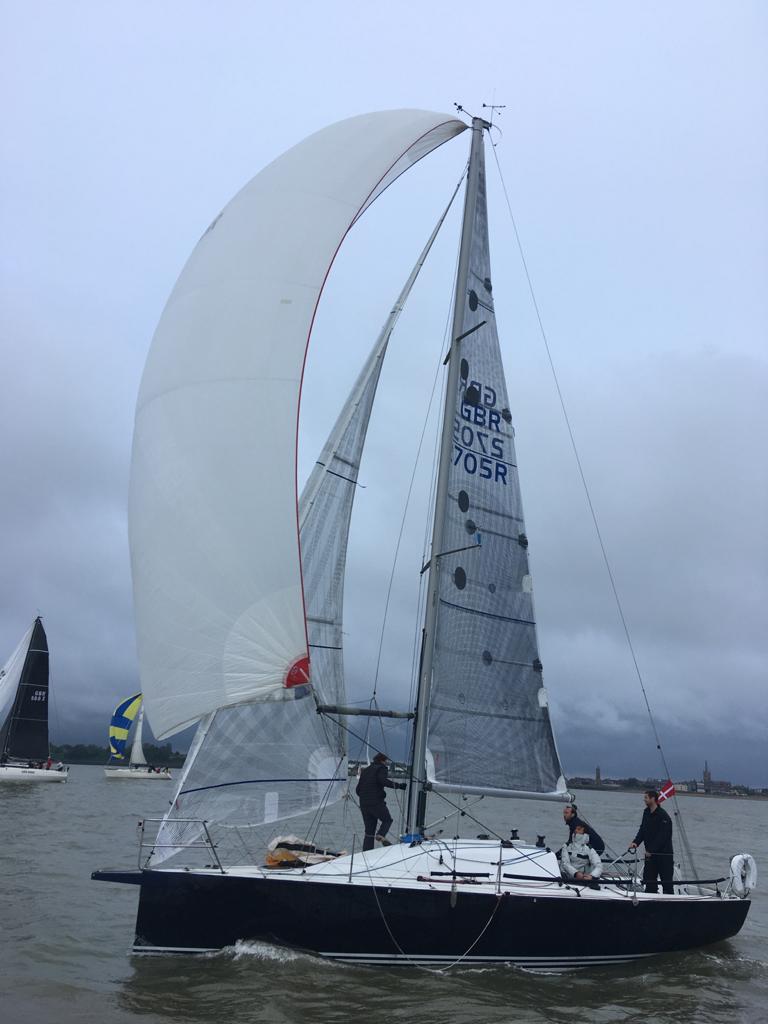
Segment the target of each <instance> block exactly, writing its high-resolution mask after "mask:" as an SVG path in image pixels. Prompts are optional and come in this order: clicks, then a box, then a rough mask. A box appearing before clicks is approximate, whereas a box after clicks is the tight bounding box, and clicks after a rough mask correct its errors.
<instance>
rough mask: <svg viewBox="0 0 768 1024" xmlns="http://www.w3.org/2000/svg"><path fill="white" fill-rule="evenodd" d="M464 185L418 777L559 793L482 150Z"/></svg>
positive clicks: (485, 789)
mask: <svg viewBox="0 0 768 1024" xmlns="http://www.w3.org/2000/svg"><path fill="white" fill-rule="evenodd" d="M472 178H474V180H472ZM467 189H468V190H471V189H476V200H475V211H474V218H473V220H472V222H471V232H472V237H471V247H470V257H469V274H468V280H467V285H466V290H465V294H464V295H463V297H462V298H463V302H464V311H463V318H461V320H460V324H461V327H460V330H459V331H458V332H457V336H461V335H462V334H464V332H470V331H471V332H472V333H470V334H467V336H466V337H465V338H463V340H462V341H461V342H460V348H459V353H460V357H461V363H460V369H459V374H458V386H457V391H456V395H455V406H454V409H455V412H454V414H453V417H452V418H453V451H452V458H451V468H450V471H449V476H448V498H447V505H446V509H445V522H444V526H443V534H442V551H441V552H438V553H437V554H438V555H440V556H442V557H439V558H438V559H435V558H434V554H435V553H433V563H435V562H436V563H437V570H436V571H437V572H438V573H439V582H438V590H437V594H438V602H439V603H438V610H437V623H436V633H435V649H434V658H433V672H432V688H431V700H430V708H429V726H428V736H427V742H428V748H429V756H428V758H427V775H428V779H429V780H430V782H432V783H433V788H435V789H438V790H439V789H440V788H443V789H453V790H457V791H462V792H473V791H475V792H481V793H492V792H493V791H496V792H497V793H498V794H499V795H504V794H507V795H509V794H510V793H511V792H514V791H519V792H521V793H525V794H554V793H556V792H557V793H563V794H564V791H565V788H566V787H565V781H564V779H563V777H562V770H561V767H560V762H559V759H558V755H557V751H556V749H555V743H554V738H553V734H552V728H551V725H550V719H549V711H548V708H547V701H546V692H545V690H544V688H543V682H542V665H541V661H540V660H539V652H538V645H537V639H536V625H535V619H534V608H533V593H532V586H531V576H530V574H529V568H528V552H527V548H528V540H527V538H526V534H525V525H524V522H523V508H522V503H521V499H520V488H519V483H518V475H517V462H516V457H515V445H514V429H513V427H512V416H511V413H510V408H509V400H508V397H507V387H506V382H505V379H504V370H503V367H502V362H501V352H500V348H499V339H498V335H497V331H496V318H495V314H494V307H493V285H492V278H491V267H490V255H489V247H488V217H487V207H486V194H485V168H484V157H483V150H482V146H480V147H479V153H478V159H477V161H476V162H475V164H474V166H473V167H472V168H471V170H470V180H469V181H468V184H467ZM480 324H482V326H479V327H478V325H480ZM475 328H477V329H475ZM451 552H453V553H451Z"/></svg>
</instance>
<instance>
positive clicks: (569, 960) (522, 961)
mask: <svg viewBox="0 0 768 1024" xmlns="http://www.w3.org/2000/svg"><path fill="white" fill-rule="evenodd" d="M132 952H133V953H218V952H220V948H219V947H217V946H133V948H132ZM318 955H319V956H322V957H326V958H327V959H329V960H345V961H347V962H349V963H368V964H403V965H407V964H409V963H416V964H453V963H455V962H456V955H455V954H454V955H448V954H438V953H415V954H413V955H410V954H407V953H334V952H329V951H327V950H320V951H319V953H318ZM655 955H656V954H655V953H623V954H606V955H604V956H570V957H569V956H515V955H514V954H512V955H509V956H465V957H462V958H461V963H473V964H503V963H509V964H518V965H521V966H524V967H573V966H575V965H581V966H584V967H587V966H589V965H590V964H618V963H625V962H626V961H628V960H640V959H643V958H645V957H649V956H655Z"/></svg>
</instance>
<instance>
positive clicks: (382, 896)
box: [100, 871, 750, 965]
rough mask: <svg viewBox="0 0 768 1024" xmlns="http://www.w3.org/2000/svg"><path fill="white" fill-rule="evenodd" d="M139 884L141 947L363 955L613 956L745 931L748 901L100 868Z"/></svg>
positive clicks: (385, 958)
mask: <svg viewBox="0 0 768 1024" xmlns="http://www.w3.org/2000/svg"><path fill="white" fill-rule="evenodd" d="M100 877H101V878H105V879H108V880H112V881H135V882H138V881H140V883H141V895H140V899H139V913H138V919H137V922H136V940H135V947H134V948H135V950H136V951H137V952H141V951H142V950H145V951H147V952H149V951H153V950H154V951H159V950H168V951H172V950H173V951H179V952H182V951H184V952H195V951H202V950H210V949H220V948H222V947H224V946H231V945H234V944H235V943H236V942H237V941H239V940H262V941H266V942H272V943H277V944H279V945H283V946H289V947H293V948H296V949H303V950H308V951H311V952H314V953H320V954H323V955H327V956H333V957H338V958H343V959H350V960H357V961H361V962H366V961H367V962H397V961H399V962H405V963H407V962H408V961H409V960H417V961H421V962H449V961H453V960H456V959H458V958H460V957H463V956H464V954H465V953H467V950H468V947H470V945H472V944H473V943H474V945H472V948H471V950H470V952H469V956H468V957H467V961H468V962H474V963H477V962H478V961H486V962H493V961H497V960H508V961H512V962H518V963H527V962H530V963H532V964H534V965H535V964H536V963H539V962H540V963H541V964H546V963H550V962H551V963H552V964H557V963H562V964H569V963H572V964H577V963H579V962H581V963H589V962H590V961H592V962H601V961H602V962H614V961H619V960H626V959H631V958H634V957H639V956H648V955H651V954H655V953H667V952H675V951H679V950H685V949H692V948H696V947H698V946H704V945H708V944H710V943H714V942H719V941H721V940H723V939H727V938H729V937H730V936H732V935H735V934H736V933H737V932H738V931H739V929H740V928H741V926H742V924H743V923H744V920H745V918H746V916H747V912H748V910H749V905H750V904H749V900H691V901H689V902H688V901H686V902H683V901H675V902H669V901H664V900H661V899H659V900H641V901H639V902H638V904H637V905H633V904H632V901H631V900H630V899H626V900H624V899H622V900H618V899H617V900H594V899H592V900H590V899H563V898H559V899H558V898H552V897H550V898H543V897H541V896H539V897H536V896H520V895H516V894H515V895H513V894H502V895H501V896H500V897H498V896H496V895H492V894H487V893H477V892H471V891H467V890H466V889H462V890H460V891H459V892H458V893H457V894H456V896H455V898H454V899H452V896H451V892H450V890H448V889H446V890H441V891H434V890H418V891H415V890H412V889H410V890H409V889H397V888H391V889H390V888H387V887H386V886H379V887H376V889H375V891H374V888H373V887H369V886H360V885H346V884H344V883H338V884H335V883H334V884H328V883H320V882H309V881H302V882H285V883H282V882H280V881H277V880H270V879H260V878H242V877H236V876H232V875H221V876H212V875H199V874H192V873H189V874H186V873H185V874H181V873H171V872H164V871H144V872H142V873H141V874H140V875H139V873H138V872H137V873H136V874H135V875H133V876H128V875H122V876H119V875H117V873H115V874H113V875H108V874H107V873H100Z"/></svg>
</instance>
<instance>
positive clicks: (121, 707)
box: [109, 693, 143, 761]
mask: <svg viewBox="0 0 768 1024" xmlns="http://www.w3.org/2000/svg"><path fill="white" fill-rule="evenodd" d="M141 701H142V695H141V694H140V693H135V694H134V695H133V696H132V697H128V698H127V699H126V700H121V701H120V703H119V704H118V705H117V707H116V708H115V710H114V711H113V712H112V718H111V720H110V723H109V757H110V760H112V761H123V760H125V747H126V744H127V742H128V733H129V732H130V730H131V726H132V725H133V722H134V719H135V718H136V715H137V714H138V713H139V709H140V708H141ZM134 747H135V742H134ZM139 747H141V740H139ZM142 756H143V755H142ZM131 761H133V757H131Z"/></svg>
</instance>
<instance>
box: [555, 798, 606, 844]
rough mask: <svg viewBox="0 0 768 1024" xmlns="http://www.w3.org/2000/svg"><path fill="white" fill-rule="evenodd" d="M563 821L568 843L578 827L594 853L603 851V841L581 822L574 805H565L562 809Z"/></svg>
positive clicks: (588, 826)
mask: <svg viewBox="0 0 768 1024" xmlns="http://www.w3.org/2000/svg"><path fill="white" fill-rule="evenodd" d="M563 821H564V822H565V824H566V825H567V826H568V842H569V843H572V842H573V834H574V832H575V831H576V829H577V827H578V826H579V825H582V826H583V827H584V831H585V832H586V834H587V837H588V842H589V845H590V846H591V847H592V849H593V850H594V851H595V853H598V854H602V853H603V851H604V850H605V843H604V841H603V839H602V838H601V837H600V836H599V835H598V834H597V832H595V830H594V829H593V828H592V826H591V825H588V824H587V823H586V821H582V820H581V818H580V817H579V814H578V808H577V807H576V804H566V805H565V807H564V808H563Z"/></svg>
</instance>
